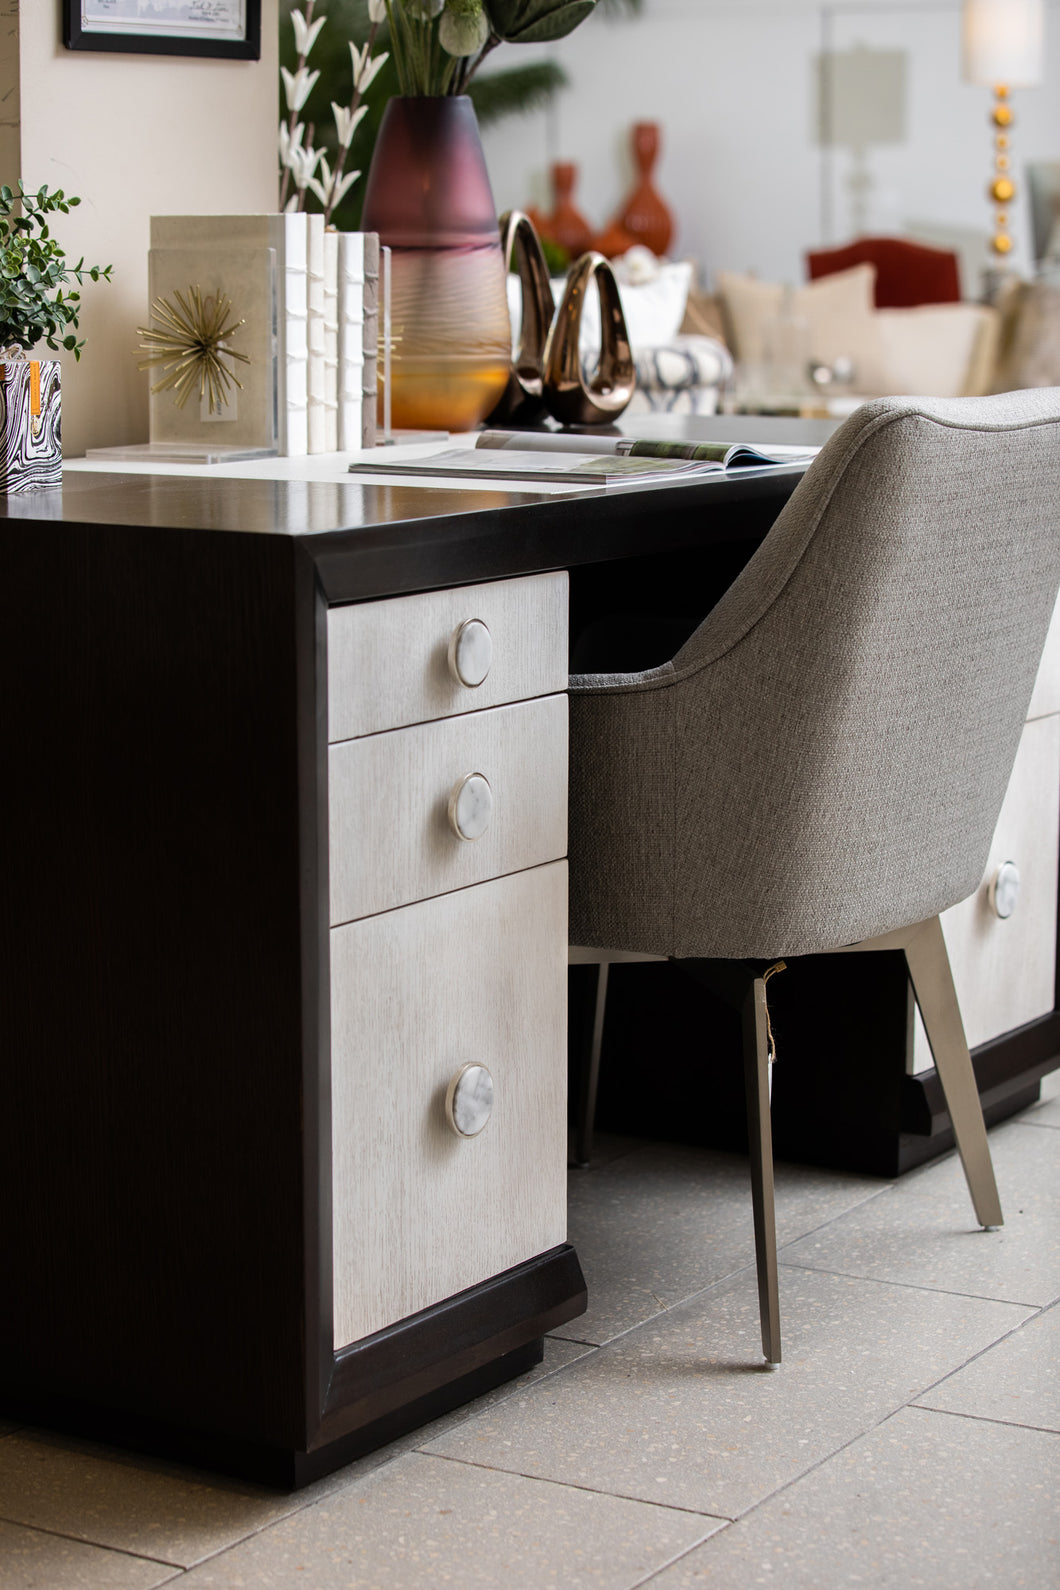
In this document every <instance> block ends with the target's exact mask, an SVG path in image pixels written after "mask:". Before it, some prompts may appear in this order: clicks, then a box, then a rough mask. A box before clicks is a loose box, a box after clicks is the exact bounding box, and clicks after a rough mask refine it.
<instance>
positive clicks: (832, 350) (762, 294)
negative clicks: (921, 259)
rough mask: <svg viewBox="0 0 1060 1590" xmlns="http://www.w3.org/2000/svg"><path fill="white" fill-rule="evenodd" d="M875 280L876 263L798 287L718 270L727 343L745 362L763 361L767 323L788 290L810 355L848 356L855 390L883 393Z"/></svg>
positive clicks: (820, 357)
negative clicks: (874, 291) (802, 326)
mask: <svg viewBox="0 0 1060 1590" xmlns="http://www.w3.org/2000/svg"><path fill="white" fill-rule="evenodd" d="M875 281H876V270H875V267H874V266H872V265H855V266H854V267H853V268H852V269H851V270H847V271H837V272H836V273H835V275H834V276H822V277H821V278H820V280H819V281H816V282H807V283H806V285H805V286H803V287H796V288H794V289H787V288H785V287H784V286H783V285H782V284H781V283H780V282H760V281H758V279H757V278H756V277H754V276H741V275H737V274H735V273H733V272H730V271H719V272H718V277H717V290H718V296H719V298H720V299H721V304H722V309H723V312H724V314H725V318H726V321H727V324H728V329H729V339H728V340H729V346H730V347H731V348H732V350H733V353H734V354H735V355H736V357H737V359H739V360H741V361H743V362H745V363H753V362H756V361H760V360H761V359H762V357H763V353H764V350H765V342H766V334H767V327H768V323H769V322H770V321H771V320H776V319H777V318H778V316H779V315H780V313H781V310H782V309H783V307H784V303H785V295H786V293H789V292H790V306H791V311H792V312H793V313H794V314H795V315H796V316H798V317H799V318H800V319H803V320H805V321H806V326H807V344H808V355H809V357H810V358H811V359H814V360H820V361H821V362H822V363H824V364H832V363H834V362H835V360H836V359H840V358H844V359H850V360H851V362H852V363H853V366H854V386H855V388H856V389H857V391H859V392H877V391H881V390H882V388H881V387H880V385H879V384H878V383H879V382H880V380H881V377H882V371H881V368H880V344H879V335H878V328H877V325H876V320H875V315H876V311H875V309H874V307H873V287H874V284H875Z"/></svg>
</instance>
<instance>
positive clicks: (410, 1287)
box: [331, 862, 567, 1348]
mask: <svg viewBox="0 0 1060 1590" xmlns="http://www.w3.org/2000/svg"><path fill="white" fill-rule="evenodd" d="M566 941H567V865H566V862H557V863H553V864H552V865H551V866H547V867H535V868H533V869H532V870H531V871H529V872H520V873H516V874H515V875H514V876H513V877H510V878H499V879H497V880H495V881H494V882H492V883H485V884H481V885H479V886H478V887H477V888H474V889H462V890H460V891H459V892H458V893H456V894H449V895H444V896H442V897H441V898H439V899H436V900H426V901H422V902H421V903H420V904H418V905H412V906H407V907H406V908H405V909H404V910H402V911H388V912H385V913H384V914H383V915H382V916H374V917H368V918H367V919H365V920H363V921H361V922H353V923H350V924H349V925H347V926H346V927H341V928H335V929H333V930H332V934H331V1011H332V1016H331V1053H332V1103H331V1114H332V1142H333V1161H332V1167H333V1168H332V1210H333V1228H332V1229H333V1255H334V1286H335V1316H334V1324H335V1347H336V1348H340V1347H343V1346H345V1345H347V1344H348V1343H349V1342H353V1341H358V1340H360V1338H361V1337H363V1336H367V1335H369V1334H371V1332H373V1331H377V1330H381V1329H382V1328H383V1327H384V1326H386V1325H390V1324H392V1323H393V1322H394V1321H396V1320H400V1319H405V1318H407V1317H408V1315H410V1314H414V1313H416V1312H417V1310H419V1309H423V1308H428V1307H429V1306H430V1305H431V1304H432V1303H438V1302H440V1301H441V1300H442V1299H443V1298H447V1297H452V1296H453V1294H454V1293H456V1292H460V1291H463V1290H464V1288H466V1287H469V1286H474V1285H475V1284H476V1283H477V1282H479V1281H482V1280H484V1279H486V1278H487V1277H489V1276H491V1275H497V1274H499V1273H500V1272H502V1271H504V1270H507V1269H510V1268H511V1267H512V1266H513V1265H516V1264H521V1263H523V1262H524V1261H525V1260H527V1259H531V1258H533V1257H534V1256H535V1255H536V1254H538V1253H543V1252H546V1251H547V1250H548V1249H549V1248H552V1247H555V1246H556V1245H557V1244H559V1243H561V1242H563V1241H565V1233H566V1213H567V1212H566V1179H567V1172H566V1164H567V1126H566V1113H567V1112H566V1083H567V1076H566V1071H567V1060H566V988H567V949H566ZM469 1062H473V1063H475V1064H477V1065H481V1066H484V1067H486V1069H487V1070H488V1072H489V1074H490V1077H491V1079H492V1086H493V1105H492V1111H491V1113H490V1114H489V1118H488V1120H487V1122H486V1124H485V1126H484V1127H483V1128H482V1130H481V1131H480V1132H479V1133H478V1135H476V1136H473V1137H461V1136H458V1135H457V1134H456V1132H455V1131H454V1130H453V1129H452V1127H451V1126H450V1125H449V1124H448V1121H447V1114H446V1094H447V1090H448V1087H449V1084H450V1082H451V1081H452V1079H453V1077H454V1076H455V1075H456V1074H457V1073H458V1072H459V1071H460V1070H461V1068H462V1067H463V1066H464V1065H465V1064H468V1063H469ZM469 1124H471V1125H478V1124H479V1122H478V1121H477V1120H475V1121H472V1122H471V1123H469Z"/></svg>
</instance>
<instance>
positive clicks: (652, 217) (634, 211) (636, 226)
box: [615, 121, 674, 254]
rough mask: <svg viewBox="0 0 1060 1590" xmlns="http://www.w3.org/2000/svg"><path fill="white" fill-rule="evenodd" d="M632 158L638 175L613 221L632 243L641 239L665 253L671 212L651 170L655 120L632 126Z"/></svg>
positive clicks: (656, 251) (656, 151) (655, 145)
mask: <svg viewBox="0 0 1060 1590" xmlns="http://www.w3.org/2000/svg"><path fill="white" fill-rule="evenodd" d="M633 158H634V160H635V161H636V163H637V171H638V172H639V179H638V182H637V186H636V187H635V188H634V190H633V192H632V194H631V195H630V197H629V199H628V201H627V203H626V206H625V208H624V209H623V210H622V212H621V214H620V215H617V216H616V217H615V221H616V223H617V225H618V226H620V227H621V229H622V231H623V232H625V233H626V234H627V236H629V237H630V238H631V239H632V240H633V242H635V243H643V244H645V245H646V246H647V247H648V248H650V249H651V251H652V253H653V254H665V253H666V250H667V249H668V248H669V246H670V239H671V238H672V237H673V231H674V223H673V216H672V215H671V214H670V211H669V209H668V208H667V206H666V205H665V204H664V203H663V201H662V199H661V198H660V197H659V195H658V194H657V193H656V191H655V187H654V184H653V183H652V171H653V170H654V168H655V162H656V160H657V159H658V158H659V126H658V123H657V122H654V121H639V122H637V123H636V125H635V126H634V128H633Z"/></svg>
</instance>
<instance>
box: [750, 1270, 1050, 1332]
mask: <svg viewBox="0 0 1060 1590" xmlns="http://www.w3.org/2000/svg"><path fill="white" fill-rule="evenodd" d="M780 1263H781V1268H782V1269H786V1270H802V1271H803V1273H804V1274H809V1275H832V1276H835V1278H836V1279H837V1280H839V1281H867V1282H868V1283H869V1284H870V1285H871V1286H900V1287H902V1288H903V1289H904V1290H905V1291H907V1292H932V1293H934V1294H935V1295H936V1296H937V1297H963V1298H967V1299H968V1301H969V1302H971V1303H1001V1304H1004V1306H1005V1307H1007V1308H1029V1309H1031V1310H1033V1312H1034V1313H1036V1314H1037V1313H1041V1312H1042V1311H1043V1310H1044V1309H1047V1308H1052V1307H1053V1305H1054V1304H1055V1303H1056V1302H1058V1301H1060V1299H1057V1298H1050V1299H1049V1301H1048V1303H1027V1302H1024V1301H1021V1300H1019V1299H1017V1298H1011V1297H993V1296H991V1294H990V1293H988V1292H955V1291H952V1290H951V1289H950V1288H949V1287H948V1286H925V1285H924V1284H923V1282H921V1281H896V1280H891V1279H890V1278H889V1277H887V1276H882V1275H855V1274H853V1273H852V1272H851V1271H850V1270H832V1269H829V1268H828V1267H827V1266H826V1265H816V1264H796V1263H795V1261H794V1260H793V1259H782V1260H781V1261H780ZM1021 1323H1024V1324H1025V1323H1026V1321H1022V1322H1021Z"/></svg>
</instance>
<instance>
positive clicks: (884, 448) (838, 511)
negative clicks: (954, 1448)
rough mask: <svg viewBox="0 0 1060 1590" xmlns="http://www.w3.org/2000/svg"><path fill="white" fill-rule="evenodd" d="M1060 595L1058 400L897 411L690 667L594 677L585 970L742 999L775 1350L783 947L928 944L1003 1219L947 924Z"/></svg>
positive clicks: (816, 487)
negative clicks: (668, 980) (774, 1017)
mask: <svg viewBox="0 0 1060 1590" xmlns="http://www.w3.org/2000/svg"><path fill="white" fill-rule="evenodd" d="M1058 583H1060V389H1049V390H1042V391H1035V392H1015V393H1009V394H1006V395H1005V396H1003V397H992V398H968V399H954V400H949V401H944V400H937V401H935V400H918V399H907V398H894V399H881V400H879V401H877V402H872V403H869V404H866V405H865V407H863V408H861V409H859V410H858V411H857V412H856V413H855V414H854V415H853V416H852V417H851V418H850V419H849V420H848V421H847V422H846V424H844V425H843V426H842V427H841V428H840V429H839V430H838V431H837V433H836V434H835V436H834V437H833V438H832V439H831V441H830V442H829V443H828V445H827V446H826V447H825V448H824V449H823V450H822V452H821V454H820V456H819V457H818V458H817V459H816V460H815V462H814V464H813V465H812V467H811V468H810V469H809V470H808V471H807V474H806V475H805V477H804V479H803V480H802V481H801V482H800V484H799V486H798V488H797V490H796V491H795V493H794V494H793V496H792V497H791V499H790V501H789V502H788V504H787V506H786V507H785V509H784V511H783V512H782V513H781V515H780V517H779V518H778V520H777V522H776V524H775V525H774V526H773V528H772V529H771V531H770V532H769V535H768V536H767V537H766V539H765V541H764V542H763V543H762V545H761V546H760V547H759V549H758V551H757V552H756V553H755V555H754V556H753V558H752V559H751V560H750V562H749V563H748V565H747V566H746V568H745V569H744V570H743V571H742V573H741V574H740V575H739V577H738V578H737V579H736V581H735V582H734V584H733V585H732V586H731V587H730V588H729V590H728V591H727V592H726V593H725V595H724V596H723V597H722V599H721V600H720V601H719V602H718V604H717V606H716V607H714V609H713V610H712V611H711V613H710V614H709V615H708V616H707V618H706V619H704V621H703V622H702V623H701V624H700V626H699V628H698V629H697V630H696V632H695V634H694V635H693V636H692V637H691V639H690V640H689V641H688V642H687V644H685V645H684V646H683V647H682V648H681V650H680V651H679V652H678V653H677V655H676V656H675V657H674V658H673V660H672V661H671V662H667V663H664V664H663V665H662V666H661V667H658V668H653V669H651V670H650V671H649V672H644V673H636V674H625V675H621V674H619V675H613V674H612V675H580V676H575V677H574V678H572V680H571V701H570V706H571V829H570V884H571V933H570V937H571V943H572V945H575V946H580V947H581V948H580V949H579V950H577V951H574V952H572V959H575V960H577V959H582V960H585V959H589V960H597V961H599V962H601V963H602V964H603V965H604V967H605V970H606V963H607V961H608V960H613V959H637V958H651V957H654V956H666V957H671V958H673V959H675V960H678V961H681V962H682V963H683V964H684V965H685V966H686V967H687V968H688V969H689V970H690V971H691V972H693V974H694V975H697V976H699V977H700V978H701V979H703V980H704V981H706V982H707V983H709V984H710V985H711V986H713V988H714V989H715V991H716V992H719V993H721V994H722V995H723V997H726V998H727V999H728V1000H729V1001H730V1002H731V1003H734V1004H736V1005H737V1006H739V1007H741V1008H742V1009H743V1012H744V1053H745V1066H746V1074H747V1094H748V1120H749V1135H750V1140H751V1167H752V1192H753V1201H754V1219H755V1240H756V1248H757V1256H758V1284H759V1298H760V1303H761V1310H762V1346H763V1350H764V1352H765V1355H766V1358H767V1359H768V1360H769V1361H770V1362H774V1363H775V1362H779V1360H780V1317H779V1302H778V1288H777V1260H776V1234H775V1227H774V1220H773V1185H772V1147H771V1138H770V1124H769V1096H768V1074H769V1064H768V1054H767V1049H768V1033H767V1009H766V999H765V983H764V980H763V975H762V966H761V963H762V962H769V961H776V960H777V959H778V958H780V957H783V956H797V955H806V954H817V953H820V952H822V951H832V950H841V949H845V950H850V949H858V950H875V949H899V948H900V949H902V950H904V952H905V956H906V960H907V963H908V967H909V974H910V978H911V980H912V984H913V990H914V993H915V996H916V1000H917V1003H918V1005H919V1007H920V1011H921V1015H922V1017H923V1019H924V1025H925V1027H926V1029H927V1033H928V1038H929V1040H930V1043H931V1048H932V1053H933V1056H934V1060H935V1065H936V1068H937V1071H938V1074H939V1077H940V1080H941V1083H942V1086H943V1089H944V1092H945V1097H946V1103H947V1106H948V1109H949V1112H950V1116H951V1120H952V1123H953V1127H954V1132H955V1136H956V1139H957V1146H958V1149H959V1151H960V1155H961V1160H962V1162H963V1165H964V1170H965V1174H966V1177H967V1180H968V1185H969V1189H970V1191H971V1195H972V1200H973V1203H974V1205H975V1211H976V1215H977V1217H978V1219H979V1221H980V1223H981V1224H983V1225H999V1224H1000V1223H1001V1207H1000V1203H999V1201H998V1195H997V1189H996V1186H995V1182H994V1174H993V1168H992V1165H991V1162H990V1152H989V1148H988V1146H987V1140H986V1131H985V1127H984V1124H983V1116H982V1111H981V1109H980V1105H979V1098H978V1093H977V1091H976V1086H975V1079H974V1075H973V1072H972V1066H971V1059H970V1056H969V1053H968V1046H967V1043H966V1041H965V1037H964V1029H963V1026H962V1023H961V1016H960V1010H959V1008H958V1004H957V998H956V994H955V992H954V988H953V979H952V976H951V974H950V967H949V961H948V958H947V955H946V946H945V941H944V939H943V936H942V928H941V926H940V924H939V912H940V911H944V910H945V909H946V908H947V907H948V906H951V905H953V904H955V903H956V902H957V901H958V900H962V899H964V898H965V897H966V896H967V895H969V894H971V893H972V891H973V890H974V889H976V888H977V887H978V885H979V882H980V879H981V877H982V873H983V868H984V866H985V862H986V857H987V852H988V850H989V846H990V841H991V837H992V833H993V829H994V826H995V823H996V821H997V817H998V812H999V810H1000V807H1001V802H1002V798H1003V796H1004V794H1005V788H1006V785H1007V783H1008V780H1009V775H1010V773H1011V769H1012V763H1013V759H1014V757H1015V753H1016V748H1017V745H1018V742H1019V738H1020V733H1021V730H1022V727H1023V722H1024V719H1025V716H1026V711H1027V706H1028V703H1029V701H1030V696H1031V690H1032V688H1033V685H1034V680H1035V674H1036V671H1037V667H1038V663H1039V659H1040V656H1041V651H1042V647H1043V644H1044V640H1045V634H1046V629H1047V627H1048V624H1049V619H1050V615H1051V614H1052V611H1053V605H1054V602H1055V599H1056V594H1057V586H1058ZM586 947H588V948H586ZM619 952H621V953H619ZM749 963H750V964H749ZM755 963H757V964H755ZM838 975H841V967H840V966H839V965H838V964H837V976H838ZM598 1016H599V1011H598ZM594 1085H595V1084H594ZM590 1109H591V1106H590Z"/></svg>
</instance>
